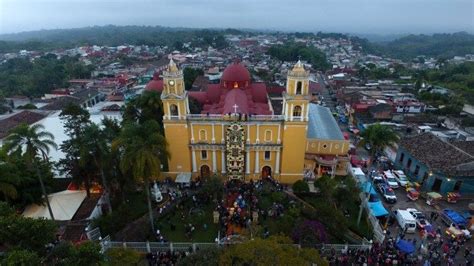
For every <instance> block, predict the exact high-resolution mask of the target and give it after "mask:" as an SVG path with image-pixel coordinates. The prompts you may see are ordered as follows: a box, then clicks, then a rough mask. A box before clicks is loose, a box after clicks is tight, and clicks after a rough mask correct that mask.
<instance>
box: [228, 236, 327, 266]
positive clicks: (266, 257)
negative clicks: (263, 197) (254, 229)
mask: <svg viewBox="0 0 474 266" xmlns="http://www.w3.org/2000/svg"><path fill="white" fill-rule="evenodd" d="M219 264H220V265H311V264H316V265H328V263H327V261H325V260H323V259H321V257H320V256H319V253H318V251H317V250H315V249H308V248H301V249H299V248H298V247H296V246H295V245H294V244H293V243H292V242H291V240H290V239H289V238H287V237H275V236H272V237H270V238H268V239H266V240H264V239H260V238H256V239H254V240H249V241H246V242H244V243H241V244H236V245H235V246H232V247H229V248H227V249H224V250H223V252H222V255H221V256H220V258H219Z"/></svg>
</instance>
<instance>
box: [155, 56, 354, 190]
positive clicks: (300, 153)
mask: <svg viewBox="0 0 474 266" xmlns="http://www.w3.org/2000/svg"><path fill="white" fill-rule="evenodd" d="M190 98H194V99H196V100H197V101H199V102H200V103H201V104H202V111H201V112H200V113H198V114H192V113H191V112H190V108H189V99H190ZM310 98H311V96H310V93H309V71H307V70H305V69H304V66H303V64H301V62H298V63H297V64H296V65H295V66H294V68H293V69H292V70H290V71H289V73H288V77H287V85H286V88H284V91H282V93H281V94H280V95H279V96H278V99H277V100H275V99H272V97H271V96H270V95H269V93H268V92H267V88H266V87H265V85H264V84H257V83H251V79H250V74H249V73H248V71H247V69H246V68H245V67H244V66H243V65H242V64H241V63H237V62H236V63H233V64H232V65H230V66H228V67H227V68H226V69H225V70H224V72H223V75H222V79H221V83H220V84H212V85H209V86H208V88H207V91H204V92H203V91H199V92H191V91H186V90H184V81H183V73H182V70H180V69H178V67H177V66H176V64H175V63H174V62H173V61H171V62H170V65H169V66H168V69H167V70H166V71H163V91H162V93H161V99H162V102H163V109H164V116H163V125H164V130H165V137H166V139H167V142H168V149H169V152H170V154H171V158H170V159H169V162H168V172H165V173H163V176H164V177H172V178H176V177H177V176H179V175H188V176H189V175H190V176H192V178H198V177H202V178H206V177H208V176H211V175H218V176H222V177H223V178H229V179H241V180H244V181H249V180H258V179H261V178H265V177H269V176H271V177H272V178H274V179H275V180H278V181H280V182H282V183H294V182H295V181H297V180H301V179H303V178H304V177H306V178H314V177H318V176H321V175H322V174H324V173H326V174H330V175H336V174H340V175H345V174H346V173H347V165H348V162H349V160H348V159H347V152H348V149H349V142H348V141H347V140H345V139H344V138H342V133H341V131H340V130H339V128H335V127H334V125H336V126H337V124H335V121H334V118H332V115H331V114H330V112H329V111H328V110H329V109H327V108H325V107H321V106H316V105H315V104H312V103H310V102H309V101H310ZM277 105H278V106H277ZM321 108H325V109H327V112H326V111H325V109H321ZM277 109H278V110H277ZM327 114H330V116H331V117H327V116H326V117H324V115H327ZM321 117H323V118H321ZM315 119H323V120H324V119H326V120H328V119H329V120H330V119H332V120H333V121H330V122H331V123H332V128H330V129H328V128H325V126H326V125H325V124H318V123H319V122H321V121H316V120H315ZM322 122H324V123H326V124H327V123H328V121H322ZM331 123H330V124H331ZM334 130H335V131H337V132H328V131H334ZM332 133H334V134H332ZM334 136H335V137H334ZM328 169H329V170H328Z"/></svg>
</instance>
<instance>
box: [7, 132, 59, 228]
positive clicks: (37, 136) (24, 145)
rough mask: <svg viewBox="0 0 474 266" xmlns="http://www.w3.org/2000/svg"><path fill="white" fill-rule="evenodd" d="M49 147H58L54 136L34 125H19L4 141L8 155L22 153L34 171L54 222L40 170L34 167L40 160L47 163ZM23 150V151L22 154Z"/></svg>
mask: <svg viewBox="0 0 474 266" xmlns="http://www.w3.org/2000/svg"><path fill="white" fill-rule="evenodd" d="M50 147H52V148H54V149H57V148H58V146H57V145H56V143H55V142H54V136H53V134H51V133H50V132H48V131H45V130H44V126H43V125H40V124H35V125H32V126H28V125H27V124H20V125H19V126H17V127H16V128H14V129H13V130H11V131H10V132H9V135H8V137H7V138H6V139H5V149H6V150H7V151H9V153H13V152H20V153H22V154H23V155H24V156H25V158H26V161H27V162H28V164H29V167H31V168H34V169H35V170H36V175H37V177H38V180H39V182H40V185H41V190H42V192H43V196H44V198H45V200H46V205H47V206H48V211H49V215H50V216H51V220H53V221H54V215H53V210H52V209H51V205H50V204H49V199H48V194H47V193H46V189H45V187H44V183H43V178H42V177H41V173H40V169H39V168H38V165H36V167H35V166H34V165H35V163H39V162H40V161H41V160H43V161H45V162H48V154H49V151H50ZM23 150H24V151H25V152H24V153H23Z"/></svg>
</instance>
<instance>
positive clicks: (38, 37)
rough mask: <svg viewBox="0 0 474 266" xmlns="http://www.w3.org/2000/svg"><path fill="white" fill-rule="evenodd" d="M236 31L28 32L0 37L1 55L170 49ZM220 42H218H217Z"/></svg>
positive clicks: (136, 28)
mask: <svg viewBox="0 0 474 266" xmlns="http://www.w3.org/2000/svg"><path fill="white" fill-rule="evenodd" d="M240 32H241V31H239V30H235V29H220V30H215V29H192V28H168V27H161V26H113V25H109V26H94V27H85V28H76V29H57V30H40V31H29V32H21V33H14V34H2V35H0V53H1V52H8V51H11V50H13V49H15V50H18V49H34V48H36V49H39V50H43V49H44V50H47V49H51V48H68V47H74V46H77V45H90V44H96V45H106V46H117V45H122V44H134V45H151V46H155V45H169V46H172V45H174V44H175V43H176V42H180V43H182V42H190V41H193V42H195V43H197V44H198V43H202V44H203V45H211V44H212V43H213V42H215V41H216V40H215V39H216V37H217V36H218V35H222V34H227V33H240ZM218 41H220V40H218Z"/></svg>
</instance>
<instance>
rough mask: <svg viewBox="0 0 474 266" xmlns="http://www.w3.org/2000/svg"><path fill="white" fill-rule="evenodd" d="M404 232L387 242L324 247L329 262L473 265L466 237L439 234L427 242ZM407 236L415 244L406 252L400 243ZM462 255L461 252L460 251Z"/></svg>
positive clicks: (429, 265)
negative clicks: (367, 246) (361, 246)
mask: <svg viewBox="0 0 474 266" xmlns="http://www.w3.org/2000/svg"><path fill="white" fill-rule="evenodd" d="M404 238H405V236H404V234H403V233H400V234H399V235H398V236H397V237H396V238H393V237H391V236H387V238H386V240H385V241H384V243H382V244H379V243H374V244H373V245H371V247H370V248H366V249H349V248H346V249H343V250H342V251H341V252H337V251H336V250H334V249H332V250H321V253H322V255H323V256H324V257H325V258H326V259H327V260H328V262H329V264H330V265H423V266H431V265H448V266H454V265H468V266H469V265H473V253H472V248H471V247H470V246H467V245H466V246H465V243H466V240H465V239H464V238H458V239H455V238H450V239H442V238H440V237H437V238H436V239H435V240H434V241H432V242H428V243H418V244H417V241H416V240H414V239H406V240H405V239H404ZM400 240H405V241H406V242H410V243H412V244H413V246H414V247H415V251H414V252H410V253H406V252H403V251H402V250H401V249H400V248H399V246H398V245H397V243H398V241H400ZM460 253H461V255H462V256H458V254H460Z"/></svg>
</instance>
